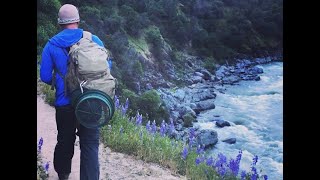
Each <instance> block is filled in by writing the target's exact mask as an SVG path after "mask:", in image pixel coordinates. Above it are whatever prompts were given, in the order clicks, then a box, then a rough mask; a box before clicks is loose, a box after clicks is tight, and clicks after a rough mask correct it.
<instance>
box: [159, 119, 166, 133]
mask: <svg viewBox="0 0 320 180" xmlns="http://www.w3.org/2000/svg"><path fill="white" fill-rule="evenodd" d="M160 135H161V136H162V137H164V136H165V135H166V123H165V122H164V120H162V123H161V127H160Z"/></svg>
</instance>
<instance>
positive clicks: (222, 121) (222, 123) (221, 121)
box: [216, 120, 230, 128]
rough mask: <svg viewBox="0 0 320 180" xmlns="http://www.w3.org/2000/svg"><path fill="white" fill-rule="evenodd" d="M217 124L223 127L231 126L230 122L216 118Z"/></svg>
mask: <svg viewBox="0 0 320 180" xmlns="http://www.w3.org/2000/svg"><path fill="white" fill-rule="evenodd" d="M216 126H218V127H220V128H223V127H225V126H230V123H229V122H228V121H225V120H216Z"/></svg>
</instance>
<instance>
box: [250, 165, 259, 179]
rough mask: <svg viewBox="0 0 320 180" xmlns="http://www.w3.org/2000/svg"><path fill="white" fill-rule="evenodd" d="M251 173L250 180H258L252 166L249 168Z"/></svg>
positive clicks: (255, 170)
mask: <svg viewBox="0 0 320 180" xmlns="http://www.w3.org/2000/svg"><path fill="white" fill-rule="evenodd" d="M251 172H252V174H251V180H257V179H258V173H257V169H256V168H255V167H254V166H252V167H251Z"/></svg>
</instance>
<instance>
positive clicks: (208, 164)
mask: <svg viewBox="0 0 320 180" xmlns="http://www.w3.org/2000/svg"><path fill="white" fill-rule="evenodd" d="M206 164H207V166H212V165H213V158H212V157H210V158H208V159H207V162H206Z"/></svg>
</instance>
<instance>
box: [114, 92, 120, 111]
mask: <svg viewBox="0 0 320 180" xmlns="http://www.w3.org/2000/svg"><path fill="white" fill-rule="evenodd" d="M114 105H115V107H116V109H118V108H119V107H120V102H119V98H118V96H117V95H115V96H114Z"/></svg>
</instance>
